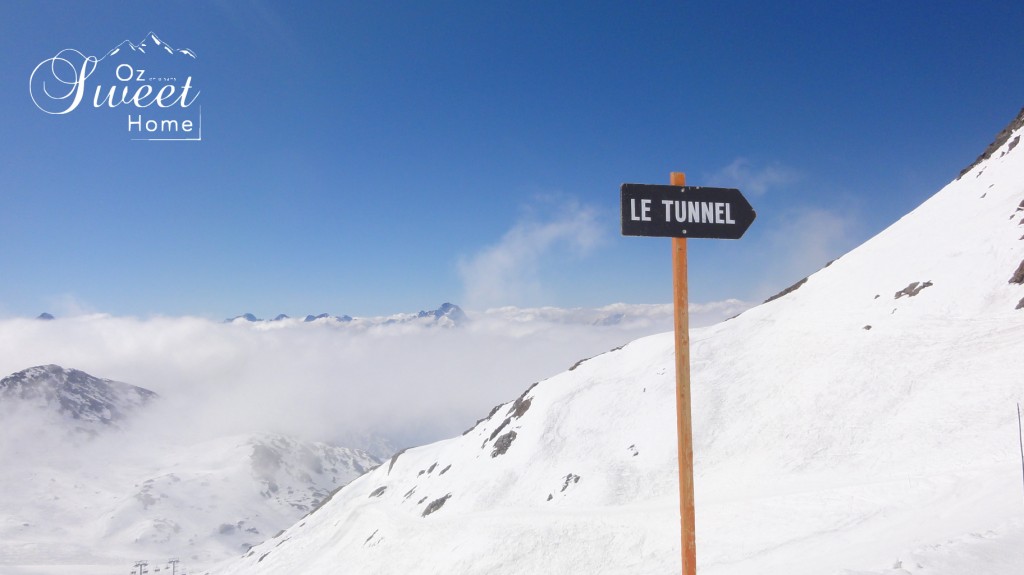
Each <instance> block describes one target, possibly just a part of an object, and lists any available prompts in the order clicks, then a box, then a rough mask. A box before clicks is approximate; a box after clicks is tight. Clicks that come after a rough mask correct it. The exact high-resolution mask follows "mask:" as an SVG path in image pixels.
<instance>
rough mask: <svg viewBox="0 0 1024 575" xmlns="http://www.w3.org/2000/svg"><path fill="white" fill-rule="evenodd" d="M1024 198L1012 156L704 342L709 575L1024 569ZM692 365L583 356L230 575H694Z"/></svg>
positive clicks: (700, 395) (697, 385)
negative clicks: (683, 394) (682, 441)
mask: <svg viewBox="0 0 1024 575" xmlns="http://www.w3.org/2000/svg"><path fill="white" fill-rule="evenodd" d="M1022 199H1024V152H1022V150H1021V149H1019V148H1018V149H1016V150H1013V151H1009V147H1008V145H1004V146H1003V147H1002V148H1001V149H999V150H996V152H995V153H994V154H993V155H992V157H991V158H990V159H989V160H986V161H984V162H982V163H980V164H978V165H977V166H975V167H974V168H973V169H971V170H970V171H968V172H967V173H966V174H964V175H963V177H962V178H960V179H959V180H957V181H955V182H953V183H951V184H950V185H948V186H947V187H945V188H944V189H943V190H941V191H939V192H938V193H937V194H936V195H935V196H934V197H933V198H931V199H930V200H929V201H927V202H926V203H925V204H923V205H922V206H920V207H919V208H918V209H916V210H914V211H913V212H912V213H910V214H908V215H907V216H906V217H904V218H903V219H901V220H900V221H899V222H896V223H895V224H894V225H893V226H891V227H890V228H889V229H887V230H885V231H884V232H882V233H881V234H879V235H878V236H876V237H875V238H873V239H872V240H870V241H868V242H866V243H865V244H864V245H862V246H860V247H859V248H857V249H855V250H853V251H852V252H850V253H849V254H847V255H845V256H843V257H842V258H840V259H839V260H838V261H836V262H834V263H833V264H832V265H830V266H828V267H826V268H825V269H823V270H821V271H820V272H818V273H816V274H814V275H812V276H811V277H810V278H809V279H808V281H807V282H806V283H805V284H804V285H802V286H801V287H800V288H799V289H797V290H796V291H794V292H792V293H790V294H788V295H786V296H785V297H782V298H780V299H778V300H775V301H773V302H770V303H768V304H765V305H762V306H759V307H756V308H753V309H750V310H748V311H747V312H745V313H743V314H742V315H740V316H739V317H737V318H735V319H733V320H730V321H726V322H723V323H720V324H717V325H715V326H712V327H708V328H702V329H695V330H692V333H691V342H692V344H691V345H692V354H693V359H692V373H693V377H692V379H693V413H694V454H695V455H694V458H695V467H696V469H695V484H696V489H695V490H696V509H697V518H696V523H697V556H698V572H699V573H701V574H702V575H740V574H764V573H773V574H782V575H802V574H807V575H810V574H817V575H820V574H836V575H840V574H842V575H882V574H886V575H888V574H905V573H914V574H928V575H961V574H962V575H968V574H970V575H974V574H980V573H993V574H1002V573H1019V572H1021V571H1022V570H1024V488H1022V476H1021V462H1020V451H1019V446H1018V429H1017V412H1016V403H1017V402H1020V401H1022V399H1024V379H1022V378H1021V374H1022V373H1024V354H1021V353H1020V351H1021V349H1024V347H1022V346H1024V321H1022V319H1024V315H1022V314H1024V311H1021V310H1016V309H1015V306H1016V304H1017V302H1018V301H1020V299H1021V297H1022V296H1024V288H1022V286H1019V285H1015V284H1010V283H1008V280H1009V278H1010V277H1011V275H1012V274H1013V272H1014V270H1015V269H1016V268H1017V267H1018V265H1019V264H1020V262H1021V261H1022V260H1024V241H1022V240H1021V234H1022V233H1024V228H1022V227H1021V225H1020V222H1021V221H1022V219H1024V213H1022V211H1021V210H1018V206H1020V205H1021V200H1022ZM914 282H917V283H918V286H919V287H920V286H921V285H923V284H925V283H926V282H931V285H930V286H928V287H925V288H923V289H921V290H920V291H919V292H918V293H917V294H916V295H913V296H906V295H904V296H902V297H896V296H897V294H898V293H899V292H900V291H902V290H904V288H907V287H908V286H910V285H911V284H913V283H914ZM672 366H673V337H672V335H671V334H660V335H656V336H651V337H647V338H644V339H640V340H636V341H634V342H632V343H630V344H628V345H626V346H625V347H623V348H622V349H618V350H613V351H611V352H609V353H606V354H603V355H601V356H598V357H595V358H592V359H590V360H588V361H584V362H582V363H581V364H579V365H578V366H576V367H575V369H573V370H571V371H567V372H564V373H561V374H559V375H556V376H554V377H552V378H550V379H547V380H545V381H543V382H541V383H540V384H539V385H537V386H535V387H532V388H530V389H529V390H528V391H526V392H525V393H524V394H523V396H521V397H520V398H518V400H517V401H515V402H509V403H506V404H503V405H501V406H499V407H498V408H496V410H495V411H494V412H492V414H491V415H490V416H489V417H488V418H486V419H484V420H482V421H481V422H480V423H478V424H477V426H476V427H474V428H473V429H472V430H470V431H468V432H467V433H466V434H465V435H463V436H459V437H455V438H452V439H448V440H445V441H440V442H437V443H434V444H431V445H426V446H422V447H418V448H415V449H410V450H408V451H406V452H404V453H401V454H399V455H397V456H396V457H395V458H393V459H392V460H391V461H390V462H388V463H385V464H384V465H382V466H381V467H379V468H377V469H376V470H374V471H372V472H370V473H368V474H366V475H364V476H362V477H360V478H359V479H357V480H356V481H354V482H352V483H351V484H350V485H348V486H346V487H345V488H343V489H342V490H340V491H339V492H338V493H337V494H335V495H334V497H333V498H332V499H331V500H330V501H329V502H328V503H326V504H325V505H324V506H323V507H322V508H320V509H319V510H318V511H317V512H315V513H313V514H311V515H310V516H308V517H306V518H304V519H303V520H301V521H300V522H299V523H297V524H296V525H295V526H293V527H291V528H290V529H288V530H287V531H285V532H284V533H283V534H281V535H280V536H279V537H277V538H275V539H272V540H270V541H267V542H265V543H263V544H262V545H259V546H257V547H255V548H253V549H252V550H251V551H250V552H249V553H247V554H246V555H245V556H244V557H242V558H240V559H237V560H233V561H230V562H227V563H226V564H224V565H223V566H221V567H219V568H217V569H214V570H212V571H211V573H215V574H216V575H237V574H243V573H244V574H245V575H262V574H278V573H304V574H308V575H320V574H324V575H326V574H329V573H337V572H338V570H339V568H344V570H345V571H346V572H351V573H377V574H391V573H394V574H399V573H402V574H405V573H488V574H506V573H507V574H513V573H515V574H522V573H566V574H573V573H579V574H590V573H623V574H625V573H673V572H678V571H679V568H680V565H679V561H680V560H679V535H678V525H679V523H678V495H677V464H676V461H675V454H676V447H675V421H674V420H675V412H674V409H675V405H674V393H675V389H674V374H673V371H672V370H673V368H672ZM442 471H444V472H443V473H442ZM441 500H443V501H444V503H443V505H441V506H440V507H439V508H435V509H431V511H432V512H431V513H429V514H426V515H425V511H427V509H428V506H430V507H436V505H437V504H436V503H435V504H434V505H431V504H432V503H433V502H437V501H441Z"/></svg>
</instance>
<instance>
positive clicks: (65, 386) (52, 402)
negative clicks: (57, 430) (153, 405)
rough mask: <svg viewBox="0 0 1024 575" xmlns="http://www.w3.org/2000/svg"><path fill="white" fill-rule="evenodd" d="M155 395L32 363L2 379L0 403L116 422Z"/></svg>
mask: <svg viewBox="0 0 1024 575" xmlns="http://www.w3.org/2000/svg"><path fill="white" fill-rule="evenodd" d="M156 398H157V394H156V393H154V392H152V391H150V390H148V389H144V388H141V387H136V386H134V385H130V384H127V383H122V382H119V381H113V380H110V379H101V378H98V377H93V376H91V375H89V374H88V373H85V372H84V371H79V370H77V369H65V368H63V367H61V366H59V365H41V366H36V367H30V368H28V369H25V370H22V371H19V372H17V373H13V374H11V375H9V376H7V377H5V378H3V379H0V403H4V404H8V405H9V404H12V403H21V404H28V405H32V406H36V407H40V408H43V409H47V410H56V411H57V412H58V413H60V414H61V415H63V416H64V417H67V418H70V419H74V420H77V421H79V422H87V423H100V424H104V425H110V424H116V423H117V422H120V421H122V420H123V419H124V418H125V417H127V416H128V415H130V414H132V413H134V412H136V411H138V410H139V409H140V408H142V407H143V406H145V405H146V404H147V403H149V402H150V401H153V400H154V399H156Z"/></svg>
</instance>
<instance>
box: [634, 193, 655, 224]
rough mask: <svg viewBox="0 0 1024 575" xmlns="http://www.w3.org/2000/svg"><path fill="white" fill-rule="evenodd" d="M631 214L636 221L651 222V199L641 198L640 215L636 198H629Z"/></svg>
mask: <svg viewBox="0 0 1024 575" xmlns="http://www.w3.org/2000/svg"><path fill="white" fill-rule="evenodd" d="M629 216H630V219H631V220H633V221H634V222H649V221H651V200H650V199H642V200H640V215H639V216H638V215H637V213H636V199H630V200H629Z"/></svg>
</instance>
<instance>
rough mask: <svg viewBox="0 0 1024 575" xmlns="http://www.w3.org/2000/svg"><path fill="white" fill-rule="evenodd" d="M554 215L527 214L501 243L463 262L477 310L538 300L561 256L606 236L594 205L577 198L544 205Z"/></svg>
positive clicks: (467, 292) (467, 291)
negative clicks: (545, 272) (548, 273)
mask: <svg viewBox="0 0 1024 575" xmlns="http://www.w3.org/2000/svg"><path fill="white" fill-rule="evenodd" d="M543 211H544V212H547V213H552V214H555V216H554V217H552V218H550V219H539V218H537V217H536V215H535V214H534V213H527V214H526V215H525V216H524V217H523V218H522V219H520V221H518V222H517V223H516V224H515V225H514V226H513V227H512V229H510V230H509V231H508V232H506V233H505V235H504V236H502V238H501V239H500V240H499V241H498V243H497V244H494V245H491V246H487V247H484V248H483V249H481V250H479V251H478V252H477V253H475V254H473V255H472V256H469V257H466V258H463V259H462V260H461V261H460V262H459V264H458V270H459V277H460V278H461V280H462V283H463V291H464V296H463V301H464V302H465V303H466V304H467V305H468V306H470V307H473V308H478V309H479V308H485V307H492V306H502V305H523V304H530V303H534V302H535V301H537V300H539V299H541V298H542V297H543V295H544V293H545V285H544V278H543V274H542V270H543V269H544V265H545V264H547V263H550V262H549V260H555V259H557V258H559V257H565V256H566V254H565V253H563V250H565V249H567V250H568V252H569V255H571V256H575V257H580V256H583V255H586V254H587V253H588V252H590V251H591V250H592V249H593V248H594V247H595V246H596V245H598V244H599V243H600V241H601V239H602V232H601V228H600V226H599V225H598V223H597V214H596V211H595V210H594V209H593V208H590V207H588V206H583V205H580V204H579V203H578V202H575V201H567V202H562V203H561V204H559V205H550V206H545V209H544V210H543Z"/></svg>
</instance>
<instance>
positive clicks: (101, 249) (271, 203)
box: [0, 1, 1024, 318]
mask: <svg viewBox="0 0 1024 575" xmlns="http://www.w3.org/2000/svg"><path fill="white" fill-rule="evenodd" d="M778 4H779V3H765V2H753V1H731V2H730V1H726V2H707V3H693V2H559V3H554V2H372V3H371V2H365V3H341V2H331V3H322V4H318V3H311V2H310V3H285V2H250V3H242V2H227V1H224V2H184V3H183V2H160V3H158V4H157V3H142V2H138V3H125V2H9V3H5V4H4V5H3V7H2V8H0V16H2V20H3V22H4V24H3V32H4V33H3V34H0V64H2V66H0V69H2V70H3V71H4V75H3V77H2V80H0V110H2V112H0V114H2V115H0V118H2V124H0V127H2V129H3V134H4V137H3V138H2V140H0V149H2V154H0V278H2V281H0V317H9V316H32V315H36V314H38V313H39V312H42V311H50V312H53V313H56V314H64V315H67V314H73V313H78V312H90V311H98V312H106V313H112V314H117V315H140V316H148V315H153V314H168V315H185V314H194V315H201V316H208V317H211V318H221V317H226V316H232V315H237V314H240V313H243V312H246V311H251V312H253V313H256V314H257V315H260V316H273V315H276V314H277V313H282V312H283V313H287V314H290V315H301V314H305V313H320V312H325V311H326V312H330V313H335V314H342V313H347V314H351V315H376V314H385V313H391V312H396V311H415V310H418V309H428V308H432V307H436V306H437V305H438V304H440V303H441V302H443V301H455V302H457V303H460V304H462V305H464V306H466V307H470V308H475V309H482V308H485V307H491V306H497V305H521V306H538V305H555V306H565V307H572V306H586V307H593V306H600V305H604V304H608V303H613V302H628V303H661V302H668V301H670V299H671V284H672V281H671V269H670V259H669V245H668V240H666V239H660V238H632V237H630V238H623V237H620V236H619V213H618V209H619V207H618V197H619V186H620V185H621V184H622V183H624V182H635V183H667V181H668V176H669V172H671V171H684V172H686V173H687V178H688V183H689V184H692V185H707V186H721V187H739V188H740V189H741V190H742V191H743V192H744V194H745V195H746V196H747V197H748V199H749V200H750V201H751V203H752V204H753V205H754V207H755V209H756V210H757V212H758V219H757V221H756V222H755V223H754V225H753V227H752V228H751V229H750V231H749V232H748V233H747V235H746V236H745V237H744V238H743V239H742V240H739V241H723V240H699V241H698V240H694V241H691V242H690V258H691V269H690V288H691V299H692V300H694V301H699V302H710V301H716V300H721V299H726V298H739V299H743V300H750V301H759V300H761V299H764V298H765V297H767V296H769V295H771V294H772V293H775V292H776V291H778V290H780V289H782V288H784V287H786V286H787V285H788V284H790V283H792V282H794V281H796V280H797V279H799V278H800V277H803V276H804V275H807V274H808V273H811V272H813V271H814V270H816V269H817V268H819V267H821V266H822V265H823V264H825V263H826V262H827V261H828V260H829V259H832V258H834V257H836V256H838V255H841V254H842V253H843V252H845V251H846V250H848V249H850V248H851V247H854V246H855V245H857V244H859V243H860V242H862V241H864V240H865V239H867V238H869V237H870V236H871V235H873V234H875V233H877V232H879V231H881V230H882V229H884V228H885V227H886V226H887V225H889V224H891V223H892V222H894V221H895V220H896V219H898V218H899V217H900V216H902V215H903V214H904V213H906V212H908V211H909V210H911V209H913V208H914V207H915V206H916V205H918V204H919V203H920V202H922V201H923V200H924V199H926V198H927V197H928V196H930V195H931V194H932V193H934V192H936V191H937V190H938V189H939V188H940V187H942V186H943V185H944V184H945V183H947V182H948V181H949V180H950V179H952V178H954V177H955V176H956V175H957V173H958V172H959V170H960V169H961V168H963V167H965V166H966V165H968V164H969V163H970V162H971V161H973V160H974V158H975V157H976V156H977V155H978V154H979V153H981V151H982V150H983V149H984V147H985V146H986V145H987V144H988V143H989V142H990V141H991V140H992V137H993V136H994V135H995V133H996V132H998V131H999V130H1000V129H1001V128H1002V127H1003V126H1004V125H1005V124H1006V123H1007V122H1009V120H1010V119H1012V118H1013V116H1014V115H1015V114H1016V113H1017V112H1018V110H1020V108H1021V107H1022V106H1024V75H1022V74H1021V73H1020V72H1021V70H1024V36H1022V35H1021V32H1020V25H1021V23H1024V4H1022V3H1020V2H1016V1H1014V2H1011V1H1004V2H985V1H981V2H942V3H934V2H901V3H892V2H835V3H833V2H828V3H825V2H787V3H783V4H782V5H778ZM150 31H153V32H155V33H156V35H157V36H159V37H160V38H161V39H162V40H164V41H165V42H166V43H168V44H170V45H172V46H173V47H174V48H188V49H191V50H193V51H194V52H195V53H196V54H197V56H198V58H197V59H196V60H195V61H194V62H189V63H188V65H187V66H186V68H187V72H186V73H188V74H190V75H191V76H192V78H193V80H192V84H193V89H194V90H196V91H197V93H198V95H197V96H196V101H195V105H196V106H200V105H201V106H202V119H203V140H202V141H201V142H142V141H132V140H131V137H130V136H129V134H128V132H127V129H126V126H127V118H128V116H129V115H131V114H140V113H141V114H143V115H145V114H151V115H152V116H153V117H159V115H160V111H159V110H155V108H147V109H143V110H140V109H130V107H128V106H121V107H118V108H114V109H109V108H107V109H104V108H99V109H97V108H94V107H92V106H91V104H90V103H89V102H86V103H85V104H83V105H81V106H80V107H79V108H77V109H75V110H74V111H73V112H71V113H68V114H64V115H49V114H45V113H43V112H42V111H41V110H39V109H38V108H37V107H36V106H35V105H34V104H33V101H32V99H31V97H30V94H29V90H28V87H29V82H28V79H29V78H30V76H31V74H32V72H33V69H34V68H35V67H36V66H37V65H38V64H39V63H41V62H43V61H44V60H47V59H48V58H51V57H53V56H54V55H56V54H57V52H59V51H60V50H61V49H64V48H75V49H77V50H79V51H80V52H82V53H84V54H86V55H96V56H102V55H103V54H105V53H106V52H107V51H108V50H110V49H111V48H113V47H114V46H116V45H117V44H119V43H120V42H122V41H123V40H126V39H127V40H131V41H133V42H136V43H137V42H139V41H141V40H142V39H143V38H144V37H145V36H146V34H147V33H148V32H150ZM102 64H103V63H101V65H102ZM155 65H157V67H159V66H162V65H164V63H163V62H158V63H157V64H155ZM97 70H98V71H97V73H96V76H93V77H91V78H90V79H91V80H93V81H95V82H97V83H101V84H102V83H104V82H105V83H107V84H110V82H109V81H108V80H109V79H110V78H111V77H112V76H111V74H112V73H111V72H110V70H109V69H106V70H102V71H100V69H99V68H98V69H97ZM89 86H90V87H89V88H87V91H86V93H87V94H88V93H90V92H89V90H91V88H92V86H91V85H89ZM193 110H194V108H192V109H190V110H188V111H187V112H188V113H192V111H193Z"/></svg>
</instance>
